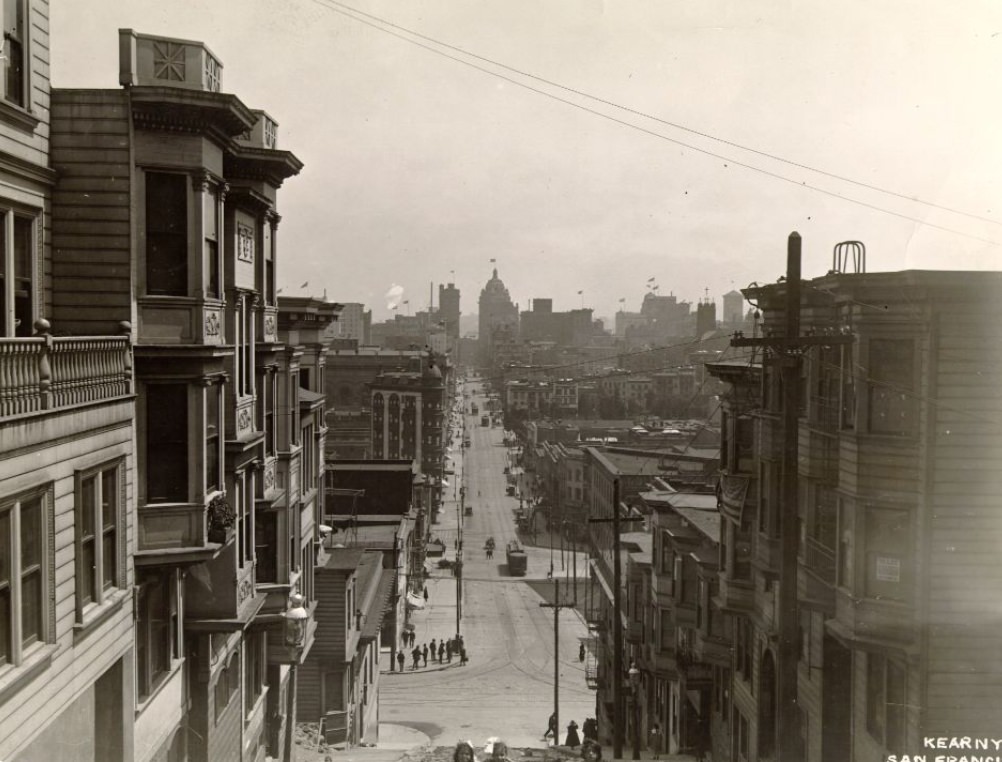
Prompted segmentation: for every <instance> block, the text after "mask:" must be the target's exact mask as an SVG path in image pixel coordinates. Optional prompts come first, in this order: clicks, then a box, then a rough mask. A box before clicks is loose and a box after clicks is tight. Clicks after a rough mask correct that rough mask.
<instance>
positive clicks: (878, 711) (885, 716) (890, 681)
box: [866, 653, 905, 752]
mask: <svg viewBox="0 0 1002 762" xmlns="http://www.w3.org/2000/svg"><path fill="white" fill-rule="evenodd" d="M866 730H867V732H868V733H869V734H870V735H871V736H872V737H873V738H874V739H875V740H876V741H877V742H878V743H880V744H881V745H882V746H883V747H884V748H885V749H887V750H888V751H890V752H899V751H901V750H902V747H903V745H904V738H905V670H904V667H903V666H901V665H900V664H898V663H897V662H895V661H893V660H892V659H888V658H887V657H885V656H882V655H880V654H876V653H869V654H867V655H866Z"/></svg>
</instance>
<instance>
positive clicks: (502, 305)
mask: <svg viewBox="0 0 1002 762" xmlns="http://www.w3.org/2000/svg"><path fill="white" fill-rule="evenodd" d="M479 309H480V334H479V360H480V363H481V365H490V364H491V363H492V361H493V357H494V351H493V345H494V339H493V336H494V334H495V332H496V331H498V330H499V329H501V331H502V332H503V333H505V334H506V335H507V334H513V333H515V331H517V328H518V307H516V306H515V305H514V304H513V303H512V301H511V297H510V296H509V295H508V289H507V288H505V285H504V283H503V282H502V281H501V279H500V278H498V270H497V268H496V267H495V268H494V272H493V274H492V275H491V279H490V280H489V281H487V284H486V285H485V286H484V288H483V290H482V291H481V292H480V302H479Z"/></svg>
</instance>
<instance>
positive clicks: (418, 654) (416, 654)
mask: <svg viewBox="0 0 1002 762" xmlns="http://www.w3.org/2000/svg"><path fill="white" fill-rule="evenodd" d="M411 658H412V659H413V660H414V663H413V664H412V665H411V669H417V668H418V662H419V661H420V660H421V649H420V648H418V647H417V646H414V650H413V651H411Z"/></svg>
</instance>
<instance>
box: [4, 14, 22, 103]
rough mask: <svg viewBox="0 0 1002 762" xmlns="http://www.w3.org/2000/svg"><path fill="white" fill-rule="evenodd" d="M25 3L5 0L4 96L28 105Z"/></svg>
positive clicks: (11, 100)
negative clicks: (26, 96) (26, 94)
mask: <svg viewBox="0 0 1002 762" xmlns="http://www.w3.org/2000/svg"><path fill="white" fill-rule="evenodd" d="M24 12H25V3H24V0H4V3H3V40H4V44H3V62H4V70H5V74H6V76H5V77H4V98H6V100H7V101H8V102H9V103H13V104H15V105H18V106H27V102H26V100H25V91H26V89H27V88H26V87H25V79H26V76H25V75H26V67H25V60H26V57H25V46H26V38H25V23H24Z"/></svg>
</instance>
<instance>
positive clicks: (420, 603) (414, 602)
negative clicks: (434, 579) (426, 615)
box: [407, 593, 424, 609]
mask: <svg viewBox="0 0 1002 762" xmlns="http://www.w3.org/2000/svg"><path fill="white" fill-rule="evenodd" d="M407 608H411V609H423V608H424V598H422V597H421V596H420V595H415V594H414V593H407Z"/></svg>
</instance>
